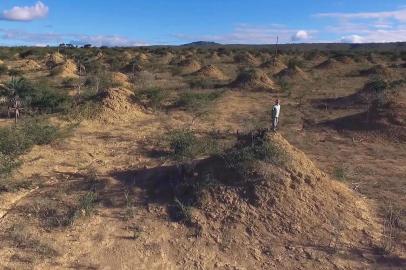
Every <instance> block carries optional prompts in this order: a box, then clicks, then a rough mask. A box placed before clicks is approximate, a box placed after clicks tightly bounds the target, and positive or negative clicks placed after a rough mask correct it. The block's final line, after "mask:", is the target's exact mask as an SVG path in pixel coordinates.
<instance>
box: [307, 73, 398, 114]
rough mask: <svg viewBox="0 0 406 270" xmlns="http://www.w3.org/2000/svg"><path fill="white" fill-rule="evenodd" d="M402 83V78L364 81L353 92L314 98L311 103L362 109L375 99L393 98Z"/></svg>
mask: <svg viewBox="0 0 406 270" xmlns="http://www.w3.org/2000/svg"><path fill="white" fill-rule="evenodd" d="M404 84H405V83H404V82H403V81H402V80H399V81H389V80H382V79H378V80H372V81H369V82H367V83H365V85H364V87H363V88H362V89H360V90H359V91H357V92H355V93H354V94H351V95H348V96H343V97H338V98H326V99H319V100H315V101H314V102H313V105H314V106H315V107H318V108H319V109H349V108H357V109H360V108H361V109H362V108H366V107H368V106H370V105H371V104H372V103H373V102H374V101H376V100H381V101H382V100H393V99H394V98H396V97H397V96H398V95H399V94H400V93H401V92H403V91H402V90H403V88H404Z"/></svg>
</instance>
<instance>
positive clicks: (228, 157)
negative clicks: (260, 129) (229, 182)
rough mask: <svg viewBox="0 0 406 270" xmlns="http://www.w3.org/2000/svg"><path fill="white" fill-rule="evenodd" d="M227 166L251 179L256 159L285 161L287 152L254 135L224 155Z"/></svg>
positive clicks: (278, 162)
mask: <svg viewBox="0 0 406 270" xmlns="http://www.w3.org/2000/svg"><path fill="white" fill-rule="evenodd" d="M222 157H223V159H224V160H225V162H226V165H227V167H229V168H231V169H233V170H235V171H236V172H237V173H238V174H239V175H240V176H241V177H242V178H243V179H246V180H247V179H248V180H249V179H250V176H252V171H253V165H254V164H255V162H256V161H265V162H270V163H273V164H283V163H285V159H286V157H285V154H284V153H283V152H282V151H281V150H280V149H279V148H278V147H277V146H276V145H274V144H273V143H272V142H271V141H267V140H265V139H264V138H262V137H261V136H257V137H256V136H254V137H252V138H251V139H250V140H249V141H248V142H245V143H243V144H241V145H237V146H236V147H234V148H232V149H231V150H229V151H226V152H225V153H224V154H223V155H222Z"/></svg>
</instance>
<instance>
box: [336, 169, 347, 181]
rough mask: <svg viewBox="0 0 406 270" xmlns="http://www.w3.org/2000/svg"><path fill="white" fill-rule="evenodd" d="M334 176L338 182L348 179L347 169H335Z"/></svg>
mask: <svg viewBox="0 0 406 270" xmlns="http://www.w3.org/2000/svg"><path fill="white" fill-rule="evenodd" d="M333 175H334V177H335V178H336V179H337V180H340V181H343V180H345V179H346V178H347V175H346V172H345V169H344V168H343V167H335V168H334V171H333Z"/></svg>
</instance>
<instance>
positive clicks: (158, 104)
mask: <svg viewBox="0 0 406 270" xmlns="http://www.w3.org/2000/svg"><path fill="white" fill-rule="evenodd" d="M134 97H135V100H136V101H137V102H139V103H141V104H142V105H144V106H147V107H150V108H152V109H153V110H159V109H161V108H162V107H163V105H164V102H165V100H166V99H167V98H168V92H167V91H166V90H163V89H160V88H149V89H145V90H141V91H137V92H136V93H135V94H134Z"/></svg>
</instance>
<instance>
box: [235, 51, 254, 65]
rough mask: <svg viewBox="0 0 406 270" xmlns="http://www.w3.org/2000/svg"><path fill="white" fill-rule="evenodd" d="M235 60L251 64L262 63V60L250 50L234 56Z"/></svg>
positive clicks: (239, 62)
mask: <svg viewBox="0 0 406 270" xmlns="http://www.w3.org/2000/svg"><path fill="white" fill-rule="evenodd" d="M234 61H235V62H236V63H238V64H245V65H251V66H258V65H260V64H261V63H260V61H259V60H258V59H256V58H255V57H254V56H253V55H252V54H250V53H249V52H244V53H240V54H237V55H236V56H234Z"/></svg>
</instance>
